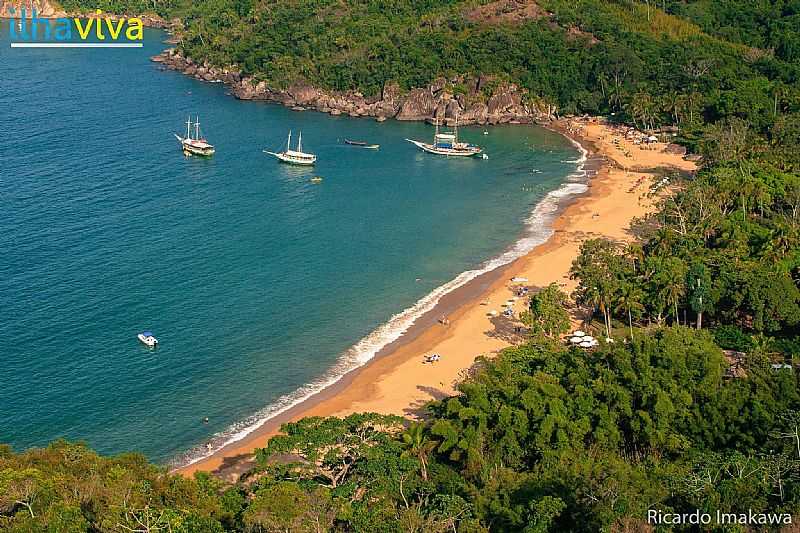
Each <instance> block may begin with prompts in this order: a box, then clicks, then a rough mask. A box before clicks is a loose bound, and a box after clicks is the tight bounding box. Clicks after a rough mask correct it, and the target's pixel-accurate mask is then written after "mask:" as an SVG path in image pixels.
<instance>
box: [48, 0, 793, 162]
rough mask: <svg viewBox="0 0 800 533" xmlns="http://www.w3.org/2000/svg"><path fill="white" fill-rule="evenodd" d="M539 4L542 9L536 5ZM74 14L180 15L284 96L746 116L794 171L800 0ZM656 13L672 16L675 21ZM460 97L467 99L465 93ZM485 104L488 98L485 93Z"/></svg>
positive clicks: (691, 118) (682, 121)
mask: <svg viewBox="0 0 800 533" xmlns="http://www.w3.org/2000/svg"><path fill="white" fill-rule="evenodd" d="M531 4H533V6H531ZM64 5H65V6H67V7H69V8H70V9H81V8H89V9H94V8H95V7H101V8H103V9H105V10H107V11H117V12H128V13H131V12H133V13H136V12H141V11H155V12H157V13H159V14H160V15H162V16H165V17H173V16H179V17H180V18H181V19H182V22H183V23H182V29H180V30H179V36H180V47H181V48H182V49H183V50H184V52H186V53H187V54H189V55H190V56H191V57H194V58H195V59H198V60H205V61H209V62H211V63H212V64H217V65H220V66H227V65H235V66H237V67H238V68H239V69H241V70H242V71H243V72H244V73H245V74H249V75H254V76H256V77H257V78H259V79H265V80H267V81H269V82H270V83H271V84H272V85H273V86H276V87H285V86H287V85H289V84H291V83H294V82H306V83H310V84H313V85H316V86H319V87H323V88H327V89H335V90H359V91H361V92H363V93H364V94H367V95H377V94H380V91H381V89H382V88H383V87H384V84H385V83H387V82H397V83H398V84H399V85H400V87H401V88H404V89H410V88H412V87H421V86H426V85H427V84H428V83H430V82H431V81H433V80H434V79H435V78H437V77H440V76H447V77H452V76H455V75H471V76H482V79H483V80H484V83H483V84H482V92H483V94H482V96H484V97H485V96H486V94H487V93H489V92H491V91H492V89H493V88H494V87H496V85H497V84H498V83H500V82H502V81H512V82H514V83H517V84H519V85H521V86H522V87H523V88H525V89H527V90H528V95H529V98H530V99H531V100H536V101H544V102H547V103H549V104H552V105H555V106H556V108H557V109H559V111H560V112H561V113H562V114H565V113H579V112H580V113H590V114H604V115H608V114H612V113H613V115H614V116H615V117H617V118H618V119H621V120H625V121H630V122H633V123H634V124H636V125H638V126H640V127H645V128H656V127H659V126H679V127H680V128H681V134H682V136H681V139H682V142H683V143H685V144H687V145H688V146H689V147H690V148H692V149H697V148H698V146H697V143H698V142H699V140H700V139H701V137H702V135H703V132H705V131H706V130H707V129H708V128H709V126H708V125H710V124H714V123H717V122H719V121H720V120H722V119H725V118H733V117H736V118H739V119H742V120H744V121H745V122H746V123H747V124H748V125H749V127H750V128H751V129H752V130H753V131H754V132H756V133H759V134H761V135H764V142H765V143H767V144H772V145H775V146H778V147H781V148H782V149H783V152H782V156H783V157H782V158H781V159H780V160H778V162H780V163H781V165H784V166H790V167H794V168H797V166H798V164H800V163H798V157H799V156H798V155H797V154H796V150H792V147H793V146H794V145H795V143H796V142H797V141H798V140H800V83H799V82H800V60H799V59H798V58H799V56H800V29H798V28H800V4H799V3H798V0H782V1H780V2H774V1H759V2H752V1H749V0H702V1H686V0H670V1H666V0H665V1H664V2H655V1H650V0H647V1H634V0H612V1H608V2H600V1H597V0H570V1H567V0H537V2H536V3H535V4H534V3H533V2H515V1H511V0H495V1H492V2H490V1H488V0H480V1H477V0H471V1H470V0H439V1H436V2H433V1H413V2H412V1H408V0H392V1H383V0H382V1H375V0H347V1H344V0H280V1H278V0H200V1H192V2H189V1H188V0H162V1H157V0H153V2H152V3H151V2H150V1H149V0H102V1H101V2H100V3H99V4H97V2H93V3H91V5H89V3H88V2H86V0H65V1H64ZM656 5H658V7H661V8H664V9H667V11H668V13H665V12H664V11H662V10H661V9H657V7H656ZM452 90H453V91H455V92H459V91H467V90H468V89H467V88H466V87H464V86H460V85H459V84H458V83H455V85H454V86H453V87H452ZM478 96H481V95H478Z"/></svg>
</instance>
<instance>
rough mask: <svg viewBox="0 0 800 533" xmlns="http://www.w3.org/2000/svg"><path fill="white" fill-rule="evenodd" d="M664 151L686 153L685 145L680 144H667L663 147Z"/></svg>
mask: <svg viewBox="0 0 800 533" xmlns="http://www.w3.org/2000/svg"><path fill="white" fill-rule="evenodd" d="M664 151H665V152H667V153H668V154H676V155H686V147H685V146H681V145H680V144H672V143H670V144H668V145H667V146H665V147H664Z"/></svg>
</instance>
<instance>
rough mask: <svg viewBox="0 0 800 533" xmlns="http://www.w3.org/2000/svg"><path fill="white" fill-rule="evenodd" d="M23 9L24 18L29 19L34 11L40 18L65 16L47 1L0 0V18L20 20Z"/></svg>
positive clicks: (59, 9)
mask: <svg viewBox="0 0 800 533" xmlns="http://www.w3.org/2000/svg"><path fill="white" fill-rule="evenodd" d="M23 9H24V10H25V17H26V18H31V17H32V16H33V11H34V10H35V11H36V15H37V16H39V17H42V18H57V17H63V16H65V13H64V11H63V10H62V9H61V8H59V7H58V6H57V5H56V4H54V3H52V2H50V1H49V0H24V1H23V0H0V18H20V17H21V16H22V10H23Z"/></svg>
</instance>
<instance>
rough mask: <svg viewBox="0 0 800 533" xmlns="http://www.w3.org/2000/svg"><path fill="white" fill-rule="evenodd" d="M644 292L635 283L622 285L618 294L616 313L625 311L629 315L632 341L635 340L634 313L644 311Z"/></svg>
mask: <svg viewBox="0 0 800 533" xmlns="http://www.w3.org/2000/svg"><path fill="white" fill-rule="evenodd" d="M643 299H644V292H643V291H642V289H640V288H639V287H638V286H637V285H636V284H634V283H623V284H622V285H620V287H619V290H618V291H617V294H616V299H615V303H616V307H615V308H614V311H616V312H620V311H625V312H627V314H628V327H629V328H630V330H631V340H633V311H634V310H636V311H642V310H644V306H643V305H642V300H643Z"/></svg>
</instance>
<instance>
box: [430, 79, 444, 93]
mask: <svg viewBox="0 0 800 533" xmlns="http://www.w3.org/2000/svg"><path fill="white" fill-rule="evenodd" d="M446 86H447V80H446V79H444V78H436V79H435V80H434V81H433V83H431V93H432V94H436V93H438V92H439V91H441V90H442V89H444V88H445V87H446Z"/></svg>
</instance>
